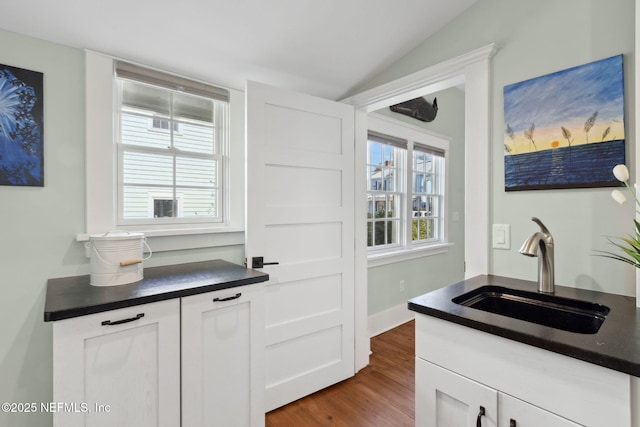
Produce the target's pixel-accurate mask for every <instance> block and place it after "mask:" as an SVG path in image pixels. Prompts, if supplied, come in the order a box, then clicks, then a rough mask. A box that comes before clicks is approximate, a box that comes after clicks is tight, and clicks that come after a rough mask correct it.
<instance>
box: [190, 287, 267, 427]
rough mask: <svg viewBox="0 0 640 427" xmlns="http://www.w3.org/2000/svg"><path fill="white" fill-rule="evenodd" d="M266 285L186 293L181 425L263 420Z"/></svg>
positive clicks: (241, 423) (252, 423)
mask: <svg viewBox="0 0 640 427" xmlns="http://www.w3.org/2000/svg"><path fill="white" fill-rule="evenodd" d="M263 289H264V287H263V286H262V285H252V286H241V287H238V288H233V289H227V290H222V291H216V292H210V293H207V294H200V295H193V296H190V297H185V298H182V425H183V426H189V427H199V426H202V427H205V426H207V427H209V426H235V427H241V426H261V425H264V357H263V355H264V341H263V330H264V291H263Z"/></svg>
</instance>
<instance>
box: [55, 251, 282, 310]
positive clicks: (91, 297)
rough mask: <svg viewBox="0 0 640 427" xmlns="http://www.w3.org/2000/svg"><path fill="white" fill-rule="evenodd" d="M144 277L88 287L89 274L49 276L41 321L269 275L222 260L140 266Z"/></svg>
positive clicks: (231, 285) (224, 286)
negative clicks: (125, 282)
mask: <svg viewBox="0 0 640 427" xmlns="http://www.w3.org/2000/svg"><path fill="white" fill-rule="evenodd" d="M143 275H144V278H143V279H142V280H140V281H137V282H134V283H128V284H126V285H116V286H91V285H90V284H89V279H90V276H89V275H86V276H74V277H63V278H58V279H49V281H48V282H47V297H46V300H45V304H44V320H45V322H51V321H55V320H62V319H68V318H71V317H78V316H84V315H86V314H93V313H100V312H103V311H108V310H114V309H118V308H124V307H131V306H134V305H140V304H146V303H149V302H156V301H163V300H167V299H172V298H180V297H184V296H189V295H195V294H201V293H205V292H211V291H217V290H222V289H228V288H234V287H237V286H244V285H250V284H253V283H259V282H265V281H267V280H269V275H268V274H265V273H262V272H260V271H256V270H251V269H248V268H246V267H244V266H241V265H237V264H233V263H230V262H227V261H223V260H213V261H202V262H193V263H187V264H176V265H166V266H161V267H150V268H145V269H144V273H143Z"/></svg>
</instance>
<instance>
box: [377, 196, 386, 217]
mask: <svg viewBox="0 0 640 427" xmlns="http://www.w3.org/2000/svg"><path fill="white" fill-rule="evenodd" d="M375 212H376V218H385V217H386V212H387V197H386V196H385V195H376V196H375Z"/></svg>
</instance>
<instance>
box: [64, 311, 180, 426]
mask: <svg viewBox="0 0 640 427" xmlns="http://www.w3.org/2000/svg"><path fill="white" fill-rule="evenodd" d="M179 345H180V305H179V301H178V300H177V299H176V300H169V301H162V302H157V303H152V304H144V305H139V306H135V307H128V308H124V309H118V310H112V311H107V312H104V313H98V314H92V315H87V316H82V317H76V318H73V319H66V320H60V321H57V322H55V323H54V324H53V401H54V402H56V404H58V405H59V406H56V408H55V412H54V414H53V420H54V422H53V424H54V426H59V427H75V426H88V427H101V426H105V427H107V426H109V427H112V426H134V425H135V426H137V427H158V426H166V427H175V426H177V425H179V422H180V347H179ZM60 405H62V406H60Z"/></svg>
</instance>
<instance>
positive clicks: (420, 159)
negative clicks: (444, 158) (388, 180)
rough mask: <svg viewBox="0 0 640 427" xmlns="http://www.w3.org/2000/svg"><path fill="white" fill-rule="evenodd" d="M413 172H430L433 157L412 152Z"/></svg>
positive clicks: (420, 152)
mask: <svg viewBox="0 0 640 427" xmlns="http://www.w3.org/2000/svg"><path fill="white" fill-rule="evenodd" d="M413 170H415V171H418V172H432V171H433V155H432V154H428V153H424V152H422V151H417V150H416V151H415V152H414V160H413Z"/></svg>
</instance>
